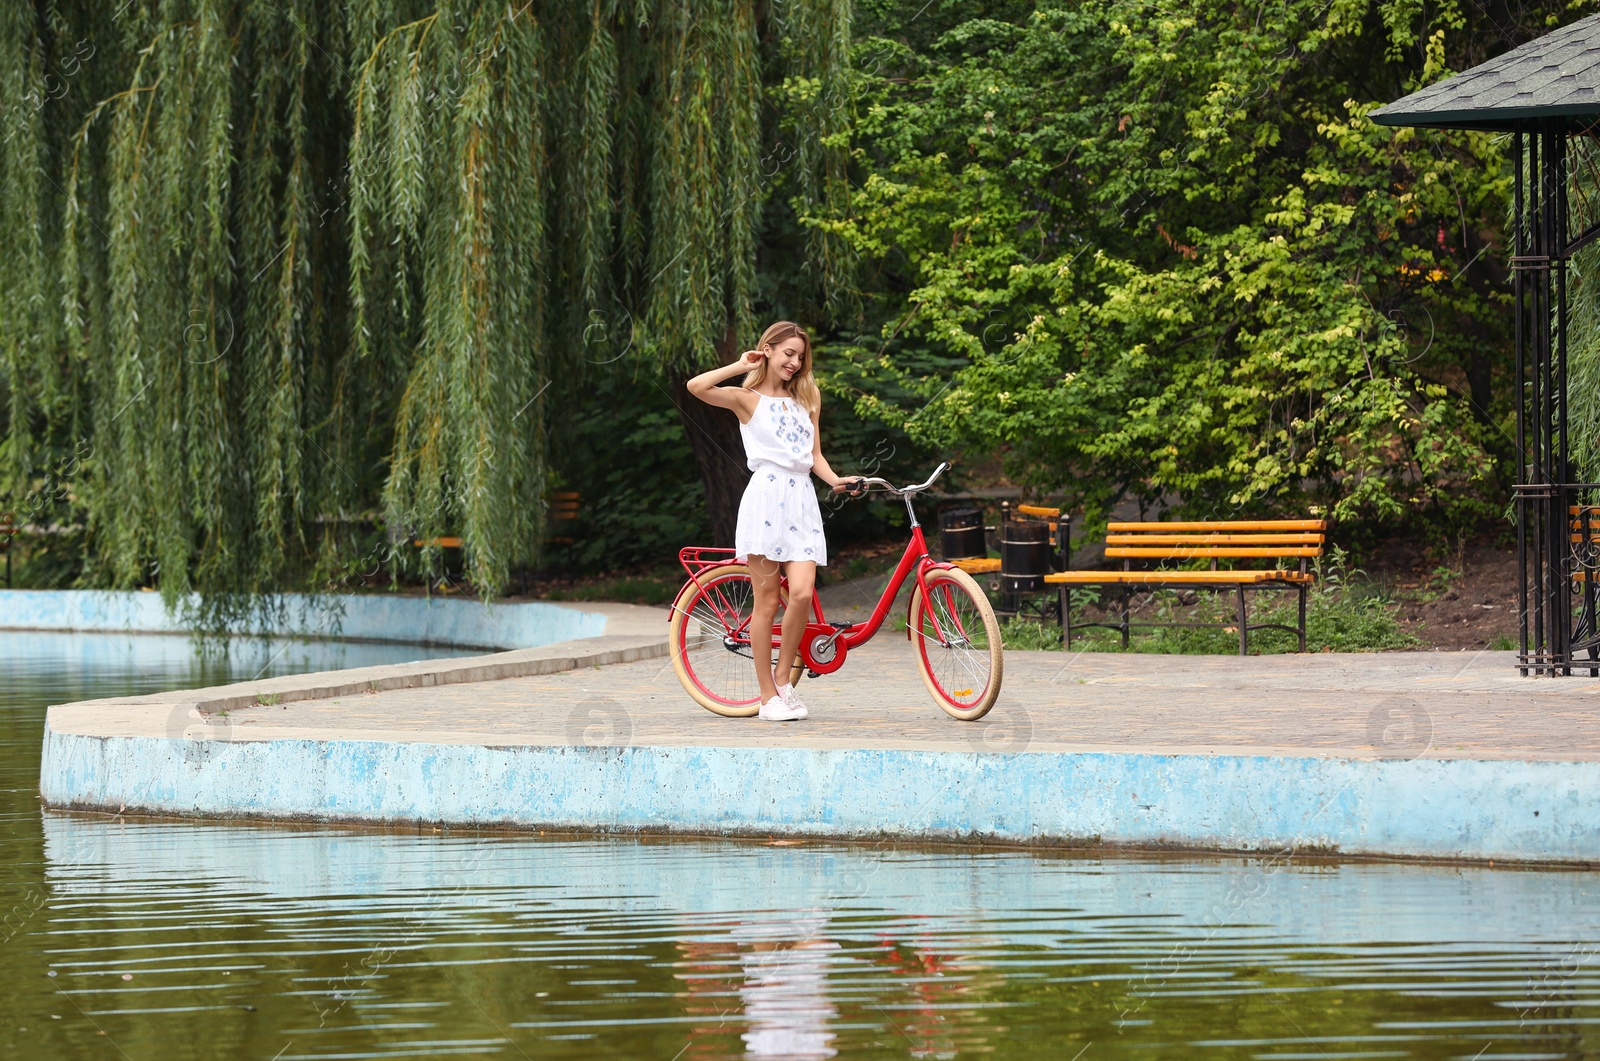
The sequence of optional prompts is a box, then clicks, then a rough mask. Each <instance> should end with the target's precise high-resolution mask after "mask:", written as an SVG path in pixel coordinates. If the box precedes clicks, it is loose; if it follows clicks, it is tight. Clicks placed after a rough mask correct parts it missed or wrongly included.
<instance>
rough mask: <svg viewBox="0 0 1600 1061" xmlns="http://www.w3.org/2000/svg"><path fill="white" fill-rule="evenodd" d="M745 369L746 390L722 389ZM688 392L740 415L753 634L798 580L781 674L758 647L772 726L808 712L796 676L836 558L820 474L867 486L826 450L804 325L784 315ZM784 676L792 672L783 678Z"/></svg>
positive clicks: (742, 541)
mask: <svg viewBox="0 0 1600 1061" xmlns="http://www.w3.org/2000/svg"><path fill="white" fill-rule="evenodd" d="M741 373H742V374H743V375H744V386H742V387H721V386H718V384H720V383H722V382H724V381H726V380H730V379H732V378H733V377H734V376H737V375H740V374H741ZM689 393H690V394H693V395H694V396H695V397H696V398H699V399H700V400H701V401H703V402H706V403H708V404H710V405H720V406H722V407H723V408H724V409H732V410H733V412H734V415H735V416H737V417H738V418H739V435H740V437H741V438H743V439H744V452H745V459H746V462H747V463H748V464H749V466H750V472H751V475H750V485H749V486H747V487H745V491H744V498H743V500H741V501H740V503H739V525H738V528H737V530H736V532H735V534H734V543H733V544H734V550H735V552H736V554H737V559H739V560H740V561H742V562H744V563H747V564H749V565H750V581H751V583H752V585H753V586H754V587H755V604H754V606H753V608H752V612H751V617H750V629H751V631H752V633H753V632H754V631H758V630H770V629H772V621H773V619H774V618H775V617H776V616H777V614H778V580H779V578H780V577H781V576H784V575H787V576H788V579H789V604H788V608H787V610H786V611H785V612H784V615H783V641H782V645H781V647H780V648H779V650H778V666H777V670H776V671H773V670H772V669H771V667H770V660H771V657H770V656H769V655H768V654H767V653H765V652H762V651H761V650H760V646H759V644H757V645H756V646H755V649H756V650H755V652H754V655H755V661H756V683H757V684H758V685H759V686H760V689H761V710H760V712H759V715H760V717H762V718H764V719H767V720H768V721H771V722H791V721H793V720H795V719H800V718H805V717H806V705H805V704H803V703H801V702H800V697H799V696H797V695H796V694H795V691H794V686H792V685H790V684H789V682H788V675H789V672H790V670H792V669H793V667H794V658H795V654H796V652H798V651H799V648H800V635H801V634H802V633H804V632H805V628H806V620H807V619H808V618H809V617H810V614H811V594H812V592H813V589H814V587H815V586H816V581H817V566H818V565H819V564H820V565H824V566H826V564H827V563H828V545H827V542H826V541H824V540H823V535H822V511H821V509H820V508H819V507H818V505H817V495H816V491H815V490H813V489H812V487H811V473H812V472H815V473H816V475H817V478H819V479H821V480H822V481H823V482H825V483H827V484H828V485H829V486H831V487H833V489H834V492H835V493H839V492H843V491H846V490H853V489H857V488H858V481H857V480H855V479H843V478H840V477H839V476H838V475H835V474H834V471H833V469H832V468H830V467H828V462H827V461H826V460H825V459H824V458H823V456H822V444H821V442H820V441H818V431H817V425H818V423H819V422H820V418H821V415H822V392H821V391H819V390H818V389H817V381H816V379H815V378H814V377H813V376H812V375H811V337H810V336H809V335H807V334H806V332H805V329H804V328H802V327H800V326H799V325H798V324H793V323H791V322H789V321H779V322H778V323H776V324H774V325H773V326H772V327H770V328H768V329H767V330H766V331H765V332H763V333H762V334H761V341H760V342H759V343H758V344H756V348H755V349H754V350H746V351H745V353H744V355H743V356H742V357H740V358H739V360H738V361H736V362H734V363H733V364H731V365H727V366H725V367H723V368H717V369H712V370H711V371H710V372H702V373H701V374H700V375H698V376H696V377H695V378H694V379H692V380H690V381H689ZM752 640H753V641H759V639H758V638H754V637H752ZM778 675H782V676H783V679H782V684H779V678H778Z"/></svg>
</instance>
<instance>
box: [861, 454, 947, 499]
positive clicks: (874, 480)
mask: <svg viewBox="0 0 1600 1061" xmlns="http://www.w3.org/2000/svg"><path fill="white" fill-rule="evenodd" d="M949 470H950V462H949V461H940V462H939V466H938V467H937V468H935V469H934V470H933V474H932V475H930V476H928V479H927V481H926V482H922V483H918V484H916V485H915V486H895V485H894V484H893V483H891V482H889V480H887V479H880V478H878V477H877V476H872V477H870V478H867V477H862V478H858V479H857V480H856V481H857V482H858V483H860V484H861V487H862V489H863V490H865V489H867V488H869V487H873V486H881V487H883V488H884V489H885V490H887V491H889V493H891V494H898V495H900V496H901V497H905V496H908V495H910V494H919V493H921V492H922V491H924V490H926V489H927V488H928V487H930V486H932V485H933V483H934V480H936V479H938V478H939V476H941V475H943V474H944V473H945V472H947V471H949Z"/></svg>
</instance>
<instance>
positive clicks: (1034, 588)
mask: <svg viewBox="0 0 1600 1061" xmlns="http://www.w3.org/2000/svg"><path fill="white" fill-rule="evenodd" d="M1050 552H1051V550H1050V525H1049V524H1048V523H1043V522H1039V521H1033V520H1024V521H1015V522H1008V523H1005V524H1002V525H1001V530H1000V589H1001V592H1002V593H1005V594H1006V595H1008V596H1009V595H1012V594H1017V593H1038V592H1040V591H1041V590H1043V589H1044V576H1046V575H1048V574H1049V573H1050Z"/></svg>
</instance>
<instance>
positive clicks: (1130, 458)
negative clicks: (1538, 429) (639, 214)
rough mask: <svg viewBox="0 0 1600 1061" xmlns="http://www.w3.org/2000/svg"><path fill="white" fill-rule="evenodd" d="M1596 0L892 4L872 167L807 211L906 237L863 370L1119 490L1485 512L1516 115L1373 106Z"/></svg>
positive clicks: (867, 398)
mask: <svg viewBox="0 0 1600 1061" xmlns="http://www.w3.org/2000/svg"><path fill="white" fill-rule="evenodd" d="M1580 6H1581V5H1573V6H1571V7H1568V6H1565V5H1559V4H1555V3H1552V4H1549V5H1548V6H1547V7H1546V8H1545V9H1543V10H1527V11H1524V10H1522V9H1517V10H1510V9H1505V10H1501V9H1493V10H1490V9H1479V10H1473V11H1471V12H1466V11H1464V9H1463V7H1462V6H1460V5H1458V4H1454V3H1447V4H1444V5H1436V6H1434V5H1430V6H1429V7H1427V8H1426V9H1424V8H1422V7H1421V6H1419V5H1415V4H1408V3H1396V2H1368V0H1356V2H1350V3H1336V4H1331V5H1330V4H1326V3H1321V2H1317V3H1312V2H1309V0H1308V2H1299V0H1290V2H1288V3H1273V4H1264V3H1263V4H1245V5H1239V4H1235V3H1231V2H1228V3H1222V2H1215V0H1186V2H1184V3H1180V4H1176V5H1172V4H1167V5H1160V6H1159V7H1157V6H1154V5H1149V4H1145V3H1138V2H1133V0H1115V2H1111V3H1096V4H1088V3H1082V2H1072V0H1066V2H1064V0H1053V2H1044V3H1039V4H1036V5H1034V4H1030V5H995V6H994V7H993V8H992V9H991V10H988V11H985V12H981V16H982V17H970V18H963V17H959V16H957V17H952V18H950V19H949V20H948V21H947V22H946V23H945V24H944V25H943V26H941V27H940V28H939V32H937V33H936V34H935V33H930V31H929V30H928V29H927V27H926V23H922V22H921V21H920V20H913V21H912V22H909V23H906V22H904V21H903V20H897V18H898V13H897V12H896V11H893V10H888V9H886V8H884V7H879V8H877V9H875V10H874V18H875V24H874V25H873V26H871V27H870V28H869V29H868V31H867V32H860V30H859V28H858V43H857V45H856V48H857V52H858V54H857V56H856V66H857V67H858V68H859V69H860V70H861V71H862V73H861V74H860V75H859V80H860V86H859V87H860V93H861V99H860V104H859V111H860V121H859V124H858V125H857V127H856V128H855V130H854V134H853V139H852V147H851V151H852V155H851V165H852V167H853V177H854V179H855V181H856V183H857V185H858V189H857V192H856V194H855V196H854V197H853V200H852V202H851V204H850V209H849V210H847V211H835V212H833V213H829V214H824V213H820V212H819V213H816V214H814V215H813V216H812V217H811V218H810V221H811V223H814V224H816V225H818V226H819V227H822V228H825V229H826V230H827V231H830V232H834V233H837V234H838V235H840V236H841V237H842V238H843V239H844V240H845V241H846V242H847V243H848V244H849V245H850V246H852V247H854V248H855V249H856V251H857V252H858V254H859V255H860V256H861V257H862V258H863V259H864V260H866V261H870V262H873V263H875V264H877V265H879V268H878V269H877V270H876V271H875V272H873V273H870V274H868V275H867V277H866V279H865V280H864V281H863V283H862V297H863V300H864V304H865V307H866V310H865V313H864V323H863V326H862V327H861V328H860V329H859V331H860V333H862V334H863V335H865V336H869V337H870V338H857V339H856V340H855V341H853V342H850V343H848V344H847V345H846V347H845V349H844V351H843V353H845V354H847V355H848V356H849V357H850V358H851V359H852V361H853V363H854V368H853V371H852V372H851V373H850V374H849V378H848V379H847V380H845V381H844V385H846V386H848V387H850V388H852V389H853V391H854V393H855V396H856V401H857V404H858V406H859V407H860V408H861V409H862V411H863V412H871V413H874V414H876V415H881V416H883V417H885V418H887V419H889V420H891V421H892V422H893V421H896V420H897V419H898V421H899V422H904V423H905V424H906V425H907V429H908V430H909V431H910V432H911V433H912V435H913V436H914V437H917V438H919V439H921V440H923V441H925V442H930V443H940V444H945V445H961V446H967V447H972V448H974V449H976V450H979V451H991V450H994V451H998V452H1000V453H1002V455H1003V456H1004V458H1005V462H1006V465H1007V468H1008V470H1009V471H1010V472H1011V473H1012V474H1013V475H1014V476H1015V477H1017V478H1018V479H1019V480H1021V481H1024V482H1026V483H1029V484H1032V485H1033V486H1036V487H1039V488H1042V489H1050V490H1056V491H1061V492H1064V493H1065V494H1066V495H1067V496H1068V497H1069V499H1070V502H1071V503H1072V504H1073V505H1074V506H1082V508H1084V509H1086V510H1087V511H1088V513H1089V514H1090V515H1091V517H1092V516H1093V515H1094V514H1096V513H1101V514H1103V513H1104V512H1106V511H1107V510H1108V508H1109V507H1110V506H1111V505H1112V504H1113V503H1115V501H1116V500H1117V499H1119V498H1123V497H1134V498H1138V499H1139V500H1141V502H1144V503H1155V502H1158V501H1160V502H1171V501H1172V500H1174V499H1176V500H1178V501H1179V502H1180V503H1181V506H1182V509H1183V510H1184V511H1186V512H1188V513H1190V514H1193V515H1195V516H1206V515H1217V516H1229V515H1233V514H1235V513H1242V512H1246V511H1285V510H1303V508H1304V506H1306V505H1308V504H1321V505H1324V506H1326V508H1327V510H1328V511H1329V512H1331V513H1332V514H1333V515H1335V516H1337V517H1341V518H1356V517H1359V518H1389V517H1396V516H1401V515H1404V514H1412V513H1416V512H1418V511H1422V510H1429V511H1435V512H1437V511H1440V510H1444V511H1446V512H1457V513H1460V512H1462V510H1463V509H1470V510H1472V511H1476V512H1482V511H1488V510H1489V504H1488V502H1489V500H1492V499H1495V498H1497V497H1499V496H1500V495H1501V494H1502V493H1503V489H1504V481H1505V479H1506V477H1507V476H1508V475H1509V469H1507V468H1505V467H1504V466H1503V465H1497V463H1496V461H1497V460H1503V459H1504V458H1505V457H1506V455H1507V454H1508V452H1509V445H1508V443H1507V438H1508V430H1507V426H1508V423H1509V419H1510V415H1511V411H1510V404H1509V395H1508V394H1507V393H1506V387H1505V377H1506V375H1507V374H1508V369H1509V364H1510V341H1509V321H1510V315H1509V309H1508V307H1509V285H1508V283H1507V282H1506V279H1505V278H1506V269H1505V256H1506V254H1507V253H1508V252H1507V251H1506V250H1505V246H1504V240H1503V239H1502V236H1501V232H1502V229H1503V225H1504V219H1505V211H1506V199H1507V195H1508V191H1509V186H1510V174H1509V170H1508V168H1507V166H1506V164H1505V159H1504V152H1505V150H1506V145H1505V144H1504V143H1503V141H1502V140H1500V139H1497V138H1495V137H1492V136H1489V135H1484V134H1470V133H1438V132H1421V131H1414V130H1401V131H1395V130H1388V129H1384V128H1381V127H1379V126H1376V125H1375V124H1374V123H1372V122H1371V121H1369V120H1368V119H1367V114H1368V113H1369V112H1370V111H1371V110H1372V109H1374V108H1375V107H1376V106H1378V105H1380V104H1382V103H1385V102H1388V101H1390V100H1392V99H1395V98H1398V97H1399V96H1400V95H1403V94H1404V93H1405V92H1406V91H1408V90H1410V89H1412V88H1415V87H1418V86H1420V85H1421V84H1424V83H1427V82H1431V81H1434V80H1437V79H1439V78H1441V77H1444V76H1447V75H1448V74H1449V73H1450V71H1451V70H1452V69H1460V68H1465V67H1466V66H1470V65H1472V64H1473V63H1475V62H1478V61H1481V60H1483V59H1485V58H1488V57H1489V56H1490V55H1491V54H1494V53H1496V52H1498V51H1500V50H1503V49H1504V48H1505V47H1507V46H1509V45H1510V44H1511V43H1515V42H1518V41H1520V40H1523V39H1528V38H1529V37H1531V36H1534V35H1536V34H1537V33H1539V32H1542V31H1543V29H1544V28H1546V27H1547V25H1548V24H1551V23H1553V22H1554V21H1555V20H1557V19H1560V20H1566V19H1570V18H1573V17H1577V16H1578V15H1579V14H1581V13H1582V11H1580V10H1579V7H1580ZM945 10H946V11H948V12H951V13H954V12H957V11H958V10H959V9H957V8H946V9H945ZM1469 14H1470V15H1471V17H1470V18H1469V17H1468V15H1469ZM1519 19H1520V20H1523V21H1519ZM929 351H932V352H934V353H939V354H944V355H946V356H952V357H955V358H957V359H958V366H957V368H956V369H955V371H954V372H953V373H947V372H940V371H932V370H930V361H929ZM891 387H892V388H897V389H902V390H904V389H909V390H912V391H915V392H917V393H918V394H920V396H921V400H920V401H918V402H915V403H911V404H909V405H908V404H907V403H905V402H903V401H898V400H894V401H889V400H885V395H886V393H887V391H888V390H889V388H891Z"/></svg>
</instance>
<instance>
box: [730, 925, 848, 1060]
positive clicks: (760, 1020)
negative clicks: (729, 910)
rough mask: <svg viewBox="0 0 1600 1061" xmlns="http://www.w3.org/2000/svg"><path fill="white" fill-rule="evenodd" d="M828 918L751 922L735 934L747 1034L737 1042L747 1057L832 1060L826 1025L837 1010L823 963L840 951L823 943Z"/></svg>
mask: <svg viewBox="0 0 1600 1061" xmlns="http://www.w3.org/2000/svg"><path fill="white" fill-rule="evenodd" d="M827 923H828V919H827V917H826V915H823V914H820V913H816V912H812V913H810V914H803V915H797V916H795V917H793V918H788V919H783V920H776V921H752V922H747V923H744V924H741V925H738V926H736V927H735V928H734V930H733V933H732V935H733V939H734V942H735V943H737V944H739V946H740V950H741V952H742V957H743V966H744V983H743V985H742V986H741V987H740V988H739V995H740V997H741V998H742V999H743V1000H744V1015H745V1020H746V1021H747V1022H748V1025H749V1028H748V1030H747V1031H745V1033H744V1034H743V1035H742V1036H741V1038H743V1039H744V1042H745V1051H746V1053H748V1054H749V1055H750V1056H751V1057H770V1058H792V1059H795V1061H801V1059H808V1058H818V1057H832V1056H833V1055H834V1054H835V1053H837V1052H838V1051H836V1050H834V1049H833V1047H832V1045H830V1044H831V1043H832V1042H833V1032H831V1031H829V1030H828V1024H829V1022H831V1021H832V1019H833V1018H834V1017H835V1016H837V1015H838V1012H839V1011H838V1009H837V1008H836V1007H835V1006H834V1005H833V1003H832V1001H830V1000H829V998H828V984H827V970H828V965H827V959H828V956H829V955H830V953H833V952H837V951H838V950H839V949H840V946H839V944H837V943H835V942H833V941H832V940H829V939H827V938H826V934H825V931H824V930H825V929H826V927H827Z"/></svg>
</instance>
